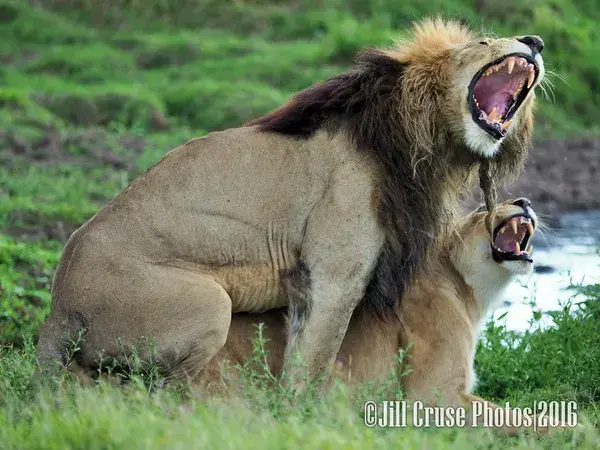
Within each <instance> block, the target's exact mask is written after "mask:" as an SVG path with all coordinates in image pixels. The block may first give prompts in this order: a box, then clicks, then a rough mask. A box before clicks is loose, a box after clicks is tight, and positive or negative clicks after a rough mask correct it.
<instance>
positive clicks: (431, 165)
mask: <svg viewBox="0 0 600 450" xmlns="http://www.w3.org/2000/svg"><path fill="white" fill-rule="evenodd" d="M404 76H405V66H404V65H403V64H402V63H400V62H399V61H397V60H396V59H394V58H392V57H390V56H388V55H386V54H385V53H383V52H380V51H376V50H370V51H367V52H365V53H362V54H361V55H360V56H359V57H358V58H357V61H356V65H355V66H354V67H353V68H352V69H351V70H349V71H347V72H345V73H342V74H340V75H338V76H335V77H333V78H331V79H329V80H327V81H325V82H323V83H320V84H317V85H314V86H312V87H310V88H308V89H306V90H304V91H302V92H300V93H298V94H297V95H296V96H295V97H294V98H293V99H292V100H291V101H290V102H289V103H288V104H286V105H284V106H282V107H281V108H279V109H277V110H276V111H273V112H271V113H270V114H267V115H265V116H264V117H261V118H259V119H256V120H254V121H252V122H250V123H248V125H258V126H259V128H260V130H262V131H265V132H275V133H281V134H284V135H288V136H294V137H297V138H301V139H307V138H310V137H311V136H312V135H313V134H314V133H315V132H317V131H318V130H320V129H328V130H330V131H332V132H336V131H346V132H347V133H348V135H349V136H350V138H351V139H352V141H353V142H354V143H355V145H356V147H357V149H358V151H360V152H364V153H367V154H369V155H370V156H371V157H373V158H374V159H375V160H376V161H377V162H378V163H379V166H380V168H381V181H380V186H379V192H378V195H379V197H378V199H377V200H378V205H379V221H380V224H381V225H382V227H383V229H384V230H385V231H386V242H385V245H384V247H383V249H382V252H381V254H380V256H379V259H378V262H377V266H376V268H375V270H374V272H373V274H372V277H371V280H370V283H369V285H368V288H367V291H366V294H365V297H364V299H363V301H362V302H361V305H362V308H363V309H366V310H367V311H372V312H375V313H378V314H380V315H382V316H387V315H388V313H390V312H392V311H393V310H394V308H395V305H396V302H397V301H398V300H399V299H400V298H401V297H402V295H403V294H404V292H405V290H406V287H407V286H408V284H409V283H410V282H411V280H412V278H413V277H414V276H415V275H416V274H417V273H419V271H420V269H421V268H422V267H423V265H424V263H425V261H426V259H427V257H428V255H429V253H430V250H432V249H433V247H434V246H435V243H436V238H437V237H439V235H440V234H441V232H442V231H443V230H442V229H443V227H444V226H445V225H446V224H447V221H448V220H449V217H448V214H449V212H448V205H447V204H445V203H444V198H443V196H444V193H445V192H447V190H446V189H445V188H444V187H443V186H444V182H445V180H447V179H448V178H449V175H448V167H449V166H450V165H452V164H454V165H455V166H456V164H457V163H456V161H454V162H449V161H448V160H447V158H449V157H451V156H449V155H450V154H451V153H452V152H451V151H449V150H448V149H447V146H446V145H445V144H446V143H449V141H448V140H447V139H448V138H447V136H445V135H444V136H443V138H442V139H443V140H444V142H443V143H440V145H439V146H438V148H437V149H431V148H429V149H427V151H424V152H421V154H428V155H431V154H435V157H433V158H423V161H422V162H419V163H418V165H417V164H415V161H414V159H415V158H414V157H415V149H414V147H415V145H414V142H411V139H410V138H409V136H408V133H407V129H406V124H405V121H407V120H412V121H417V120H418V118H416V117H410V118H406V119H404V118H403V116H402V114H401V112H400V111H401V105H402V102H403V96H402V83H403V77H404ZM432 95H434V94H432ZM433 105H434V103H432V106H433ZM428 117H429V118H430V119H431V117H432V115H431V113H429V116H428ZM432 129H440V128H436V127H432ZM436 138H438V137H436ZM435 150H437V151H435Z"/></svg>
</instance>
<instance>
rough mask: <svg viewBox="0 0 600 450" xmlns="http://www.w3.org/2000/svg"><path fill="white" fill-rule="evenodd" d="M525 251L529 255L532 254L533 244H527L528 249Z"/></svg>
mask: <svg viewBox="0 0 600 450" xmlns="http://www.w3.org/2000/svg"><path fill="white" fill-rule="evenodd" d="M527 253H529V256H533V244H531V245H530V246H529V250H528V251H527Z"/></svg>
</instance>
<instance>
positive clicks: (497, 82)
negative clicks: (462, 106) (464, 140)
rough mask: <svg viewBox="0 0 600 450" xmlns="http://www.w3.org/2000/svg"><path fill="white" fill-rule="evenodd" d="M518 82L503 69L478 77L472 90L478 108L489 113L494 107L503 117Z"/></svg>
mask: <svg viewBox="0 0 600 450" xmlns="http://www.w3.org/2000/svg"><path fill="white" fill-rule="evenodd" d="M518 82H519V81H518V79H517V77H515V76H514V75H509V74H508V73H507V72H503V71H499V72H494V73H492V74H491V75H489V76H482V77H481V78H479V80H478V81H477V83H476V84H475V88H474V90H473V94H474V95H475V98H476V99H477V102H478V103H479V109H481V110H482V111H484V112H485V113H486V114H489V113H490V112H491V111H492V109H494V107H496V113H497V114H498V115H501V116H503V117H504V116H505V115H506V113H507V111H508V107H509V105H510V103H511V101H512V100H513V95H514V93H515V91H516V88H517V86H518Z"/></svg>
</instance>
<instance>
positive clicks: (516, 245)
mask: <svg viewBox="0 0 600 450" xmlns="http://www.w3.org/2000/svg"><path fill="white" fill-rule="evenodd" d="M519 253H521V245H520V244H519V243H518V242H516V241H515V255H518V254H519Z"/></svg>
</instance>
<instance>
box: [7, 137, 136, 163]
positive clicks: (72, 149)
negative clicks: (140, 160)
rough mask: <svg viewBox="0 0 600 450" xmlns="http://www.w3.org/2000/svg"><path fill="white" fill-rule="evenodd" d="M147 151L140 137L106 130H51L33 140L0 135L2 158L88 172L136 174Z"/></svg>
mask: <svg viewBox="0 0 600 450" xmlns="http://www.w3.org/2000/svg"><path fill="white" fill-rule="evenodd" d="M145 148H146V141H145V140H144V139H142V138H141V137H139V136H134V135H129V134H122V135H119V136H114V135H111V134H109V133H108V132H107V131H105V130H103V129H87V130H82V131H65V132H61V131H59V130H57V129H54V128H47V129H45V130H44V131H43V132H42V133H41V137H37V138H30V139H27V138H24V137H22V136H19V135H17V134H16V133H11V132H5V131H0V154H4V157H5V158H8V159H10V158H11V157H12V156H18V157H22V158H24V159H26V160H28V161H31V162H34V163H56V162H68V163H71V164H74V165H78V166H79V167H86V168H88V167H106V166H107V165H109V166H112V167H113V168H115V169H118V170H127V171H135V170H136V166H135V162H136V160H137V157H138V156H139V155H140V154H141V153H142V152H143V151H144V149H145ZM7 153H8V154H7ZM3 159H4V158H3Z"/></svg>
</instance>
